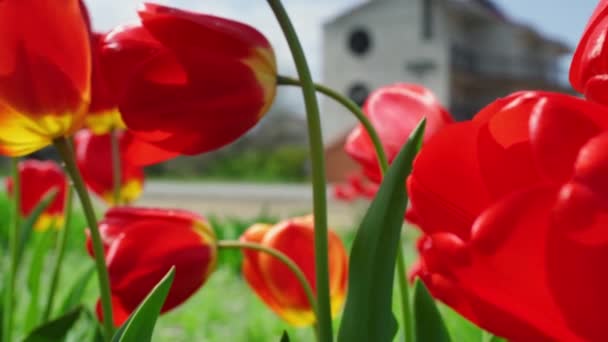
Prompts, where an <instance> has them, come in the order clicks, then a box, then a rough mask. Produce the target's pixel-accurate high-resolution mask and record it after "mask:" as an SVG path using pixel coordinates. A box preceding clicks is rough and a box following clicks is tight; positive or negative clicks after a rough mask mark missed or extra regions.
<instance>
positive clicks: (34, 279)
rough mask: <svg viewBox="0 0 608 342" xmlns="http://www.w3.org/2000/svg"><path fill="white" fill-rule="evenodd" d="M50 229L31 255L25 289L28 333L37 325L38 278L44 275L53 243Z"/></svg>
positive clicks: (38, 305) (26, 328)
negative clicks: (27, 302)
mask: <svg viewBox="0 0 608 342" xmlns="http://www.w3.org/2000/svg"><path fill="white" fill-rule="evenodd" d="M54 233H55V232H54V231H53V230H51V229H49V230H47V231H45V232H43V233H42V234H41V235H40V236H39V238H40V239H38V241H36V247H35V248H34V252H33V253H32V261H31V263H30V267H29V273H28V276H27V288H28V291H29V293H30V302H29V304H28V307H27V313H26V316H25V330H26V331H29V330H31V329H32V328H34V327H35V326H36V325H37V324H38V320H39V319H40V278H41V277H42V275H43V274H44V272H43V269H44V266H45V265H44V264H45V261H46V256H47V254H48V250H49V249H50V248H51V244H52V242H53V239H52V237H53V234H54Z"/></svg>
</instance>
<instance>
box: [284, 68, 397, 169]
mask: <svg viewBox="0 0 608 342" xmlns="http://www.w3.org/2000/svg"><path fill="white" fill-rule="evenodd" d="M277 81H278V83H279V84H281V85H289V86H297V87H301V86H302V82H301V81H300V80H298V79H295V78H292V77H287V76H278V77H277ZM315 89H316V90H317V91H318V92H319V93H321V94H323V95H326V96H327V97H329V98H331V99H332V100H334V101H336V102H338V103H339V104H341V105H343V106H344V107H345V108H346V109H348V110H349V111H350V112H351V113H352V114H353V115H354V116H355V117H356V118H357V120H358V121H359V122H360V123H361V125H363V127H364V128H365V131H366V132H367V134H368V135H369V137H370V139H371V140H372V144H374V148H375V149H376V156H377V158H378V163H379V164H380V169H381V170H382V172H384V171H385V170H386V169H388V160H387V159H386V153H384V147H383V146H382V141H381V140H380V137H379V136H378V132H376V129H375V128H374V126H373V125H372V123H371V121H369V119H368V118H367V116H366V115H365V114H364V113H363V111H362V110H361V108H360V107H359V106H358V105H357V104H356V103H354V102H353V101H352V100H350V99H349V98H347V97H345V96H343V95H342V94H340V93H338V92H337V91H335V90H333V89H331V88H329V87H327V86H324V85H322V84H319V83H315Z"/></svg>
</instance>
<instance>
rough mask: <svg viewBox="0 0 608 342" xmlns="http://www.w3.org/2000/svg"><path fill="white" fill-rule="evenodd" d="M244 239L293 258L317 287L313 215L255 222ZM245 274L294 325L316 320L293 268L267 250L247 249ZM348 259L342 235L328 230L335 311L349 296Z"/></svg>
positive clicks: (272, 305)
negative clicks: (280, 220) (265, 222)
mask: <svg viewBox="0 0 608 342" xmlns="http://www.w3.org/2000/svg"><path fill="white" fill-rule="evenodd" d="M241 241H244V242H253V243H259V244H262V245H264V246H266V247H270V248H274V249H276V250H278V251H280V252H282V253H283V254H285V255H286V256H288V257H289V258H291V259H292V260H293V261H294V262H295V263H296V264H297V265H298V266H299V267H300V269H301V270H302V272H303V273H304V275H305V276H306V279H307V280H308V282H309V284H310V285H311V287H312V289H313V291H315V292H316V287H315V284H316V282H315V279H316V278H315V266H314V257H313V256H314V227H313V219H312V216H307V217H299V218H293V219H290V220H286V221H282V222H279V223H278V224H276V225H274V226H273V225H270V224H261V223H260V224H255V225H253V226H251V227H250V228H249V229H247V231H246V232H245V233H244V234H243V236H241ZM244 256H245V259H244V261H243V275H244V277H245V280H246V281H247V283H248V284H249V286H250V287H251V288H252V289H253V290H254V292H255V293H256V294H257V295H258V296H259V297H260V298H261V299H262V300H263V301H264V303H266V305H268V306H269V307H270V309H272V310H273V311H274V312H275V313H276V314H278V315H279V316H280V317H281V318H283V319H284V320H285V321H287V322H288V323H289V324H292V325H294V326H304V325H310V324H313V323H314V322H315V317H314V313H313V311H312V309H311V306H310V302H309V301H308V299H307V297H306V294H305V292H304V289H303V288H302V286H301V285H300V283H299V282H298V281H297V278H296V277H295V276H294V275H293V273H292V272H291V270H290V269H289V268H287V267H286V266H285V265H284V264H283V263H281V262H280V261H279V260H277V259H276V258H274V257H272V256H270V255H269V254H266V253H260V252H254V251H251V250H246V251H244ZM347 273H348V259H347V255H346V250H345V249H344V246H343V245H342V241H341V240H340V238H339V237H338V236H337V235H336V234H335V233H334V232H332V231H329V278H330V279H329V286H330V296H331V311H332V315H336V314H337V313H338V312H339V311H340V310H341V308H342V304H343V303H344V299H345V296H346V283H347V277H348V274H347Z"/></svg>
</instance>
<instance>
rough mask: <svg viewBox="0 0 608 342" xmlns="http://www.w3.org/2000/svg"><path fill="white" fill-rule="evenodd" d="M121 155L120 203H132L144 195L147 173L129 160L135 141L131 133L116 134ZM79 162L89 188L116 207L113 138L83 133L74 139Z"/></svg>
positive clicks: (83, 131)
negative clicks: (128, 155)
mask: <svg viewBox="0 0 608 342" xmlns="http://www.w3.org/2000/svg"><path fill="white" fill-rule="evenodd" d="M116 134H118V143H119V151H120V153H119V154H120V168H121V172H120V174H121V182H120V183H121V187H120V203H126V204H128V203H131V202H133V201H135V200H136V199H137V198H139V196H140V195H141V193H142V190H143V184H144V172H143V170H142V168H141V167H140V166H135V165H133V164H132V163H131V161H130V160H128V159H127V158H126V156H125V151H126V150H127V149H128V148H129V146H130V143H131V142H132V138H131V137H130V136H129V132H116ZM74 142H75V150H76V162H77V164H78V168H79V169H80V173H81V174H82V178H83V179H84V181H85V183H86V184H87V186H88V187H89V188H90V189H91V190H93V192H95V193H96V194H97V195H98V196H99V197H100V198H102V199H103V200H104V201H106V202H107V203H108V204H111V205H112V204H115V203H114V196H113V194H114V172H113V164H114V163H113V162H112V143H111V141H110V134H104V135H95V134H93V132H91V131H90V130H86V129H85V130H81V131H80V132H78V133H77V134H76V136H75V137H74Z"/></svg>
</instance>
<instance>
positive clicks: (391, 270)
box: [338, 120, 425, 342]
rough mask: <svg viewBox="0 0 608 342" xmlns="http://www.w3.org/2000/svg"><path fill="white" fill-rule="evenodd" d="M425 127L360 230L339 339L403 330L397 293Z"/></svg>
mask: <svg viewBox="0 0 608 342" xmlns="http://www.w3.org/2000/svg"><path fill="white" fill-rule="evenodd" d="M424 127H425V121H424V120H423V121H421V122H420V124H419V125H418V127H417V128H416V130H415V131H414V132H413V133H412V134H411V135H410V138H409V140H408V142H407V144H406V145H405V146H404V147H403V148H402V149H401V152H400V153H399V155H398V156H397V158H396V159H395V161H394V162H393V164H392V166H391V167H390V168H389V169H388V171H387V173H386V176H385V177H384V181H383V182H382V185H381V186H380V189H379V191H378V194H377V195H376V198H375V199H374V201H373V202H372V204H371V205H370V207H369V209H368V210H367V213H366V214H365V217H364V218H363V220H362V222H361V225H360V227H359V229H358V231H357V235H356V236H355V240H354V242H353V247H352V249H351V253H350V264H349V278H348V284H349V287H348V297H347V299H346V305H345V309H344V314H343V316H342V324H341V326H340V332H339V335H338V341H341V342H355V341H365V342H366V341H380V342H383V341H392V340H393V337H394V336H395V334H396V332H397V322H396V320H395V317H394V316H393V312H392V296H393V280H394V276H395V262H396V259H397V248H399V241H400V239H399V237H400V235H401V227H402V225H403V215H404V213H405V208H406V206H407V194H406V191H405V179H406V177H407V176H408V175H409V173H410V172H411V169H412V162H413V160H414V157H415V156H416V153H417V152H418V150H419V149H420V145H421V143H422V138H423V136H424Z"/></svg>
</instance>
